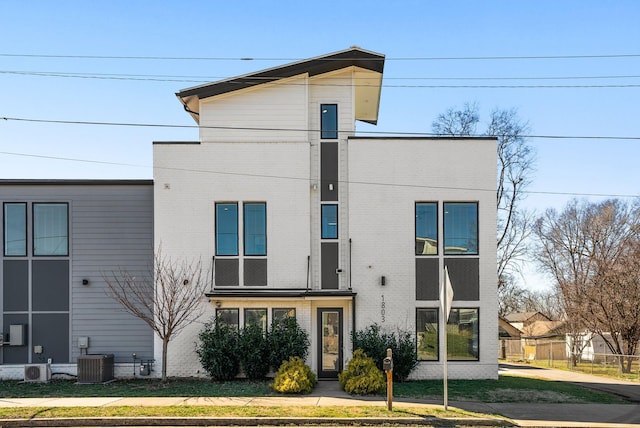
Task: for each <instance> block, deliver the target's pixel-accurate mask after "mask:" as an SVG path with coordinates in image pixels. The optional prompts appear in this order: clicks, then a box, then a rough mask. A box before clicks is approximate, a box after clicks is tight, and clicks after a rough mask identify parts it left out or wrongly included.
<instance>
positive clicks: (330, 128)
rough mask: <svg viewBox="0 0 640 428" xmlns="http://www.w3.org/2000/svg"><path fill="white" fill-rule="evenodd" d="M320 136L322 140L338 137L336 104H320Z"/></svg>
mask: <svg viewBox="0 0 640 428" xmlns="http://www.w3.org/2000/svg"><path fill="white" fill-rule="evenodd" d="M320 111H321V114H320V138H321V139H323V140H336V139H338V105H337V104H321V105H320Z"/></svg>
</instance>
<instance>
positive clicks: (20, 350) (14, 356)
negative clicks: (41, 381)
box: [0, 314, 68, 364]
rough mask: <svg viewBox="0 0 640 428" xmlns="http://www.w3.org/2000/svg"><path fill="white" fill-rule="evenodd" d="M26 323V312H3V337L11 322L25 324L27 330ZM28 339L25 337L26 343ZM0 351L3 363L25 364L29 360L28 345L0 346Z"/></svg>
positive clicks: (7, 331) (27, 317)
mask: <svg viewBox="0 0 640 428" xmlns="http://www.w3.org/2000/svg"><path fill="white" fill-rule="evenodd" d="M28 323H29V316H28V315H27V314H5V315H4V316H3V317H2V332H3V333H4V337H7V334H8V333H9V326H10V325H11V324H24V325H27V332H28V331H29V325H28ZM67 330H68V329H67ZM27 335H28V333H27ZM28 340H29V337H27V343H28ZM0 352H2V363H3V364H26V363H28V362H29V347H28V346H0Z"/></svg>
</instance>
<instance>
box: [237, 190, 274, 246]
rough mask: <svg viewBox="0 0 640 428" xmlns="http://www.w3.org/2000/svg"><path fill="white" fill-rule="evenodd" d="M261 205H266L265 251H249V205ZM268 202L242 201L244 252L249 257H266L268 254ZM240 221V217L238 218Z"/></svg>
mask: <svg viewBox="0 0 640 428" xmlns="http://www.w3.org/2000/svg"><path fill="white" fill-rule="evenodd" d="M252 205H255V206H258V205H261V206H263V207H264V252H263V253H257V252H256V253H249V252H247V247H248V246H249V245H248V244H247V236H249V234H248V233H247V207H249V206H252ZM267 219H268V215H267V203H266V202H243V203H242V247H243V248H242V252H243V254H244V255H245V256H249V257H266V256H267V229H268V228H267ZM238 221H239V219H238ZM252 236H253V235H252Z"/></svg>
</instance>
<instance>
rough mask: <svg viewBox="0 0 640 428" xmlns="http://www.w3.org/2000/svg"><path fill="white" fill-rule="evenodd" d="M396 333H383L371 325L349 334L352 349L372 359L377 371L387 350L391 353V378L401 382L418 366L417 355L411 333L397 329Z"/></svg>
mask: <svg viewBox="0 0 640 428" xmlns="http://www.w3.org/2000/svg"><path fill="white" fill-rule="evenodd" d="M397 332H398V334H397V335H396V333H386V332H383V331H382V329H381V328H380V326H379V325H377V324H372V325H370V326H368V327H366V328H364V329H363V330H358V331H355V332H352V333H351V343H352V344H353V349H362V350H363V351H364V353H365V354H367V355H368V356H370V357H371V358H373V360H374V361H375V364H376V366H377V367H378V369H380V370H382V362H383V360H384V359H385V357H386V356H387V348H391V351H392V352H393V378H394V379H395V380H397V381H399V382H403V381H404V380H406V379H407V377H408V376H409V375H410V374H411V372H412V371H413V369H414V368H415V367H416V365H418V353H417V350H416V342H415V338H414V336H413V333H411V332H408V331H403V330H400V329H398V330H397Z"/></svg>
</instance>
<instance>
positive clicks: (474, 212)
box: [444, 202, 478, 255]
mask: <svg viewBox="0 0 640 428" xmlns="http://www.w3.org/2000/svg"><path fill="white" fill-rule="evenodd" d="M444 253H445V254H446V255H453V254H478V204H477V203H476V202H445V203H444Z"/></svg>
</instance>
